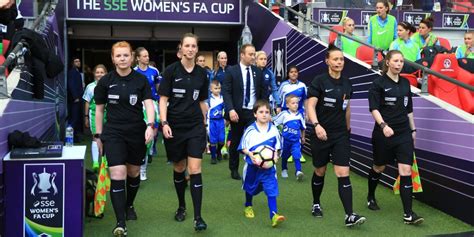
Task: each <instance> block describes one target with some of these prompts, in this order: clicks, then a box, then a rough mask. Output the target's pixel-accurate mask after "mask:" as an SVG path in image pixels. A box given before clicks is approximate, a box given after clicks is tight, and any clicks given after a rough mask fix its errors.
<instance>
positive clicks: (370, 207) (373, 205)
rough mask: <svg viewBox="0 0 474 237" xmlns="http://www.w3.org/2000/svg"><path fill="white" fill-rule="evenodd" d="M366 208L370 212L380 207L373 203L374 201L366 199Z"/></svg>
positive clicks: (375, 202)
mask: <svg viewBox="0 0 474 237" xmlns="http://www.w3.org/2000/svg"><path fill="white" fill-rule="evenodd" d="M367 207H368V208H369V209H370V210H372V211H377V210H380V207H379V205H377V201H375V199H367Z"/></svg>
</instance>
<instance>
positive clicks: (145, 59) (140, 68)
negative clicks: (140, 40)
mask: <svg viewBox="0 0 474 237" xmlns="http://www.w3.org/2000/svg"><path fill="white" fill-rule="evenodd" d="M135 56H136V60H137V63H138V65H137V66H135V67H134V68H133V70H135V71H137V72H139V73H141V74H143V75H144V76H145V77H146V78H147V79H148V84H150V87H151V97H152V99H153V100H154V101H160V96H159V95H158V87H159V85H160V79H161V76H160V71H158V69H157V68H155V67H152V66H150V65H149V64H150V56H149V55H148V51H147V50H146V49H145V48H143V47H138V48H137V49H136V50H135Z"/></svg>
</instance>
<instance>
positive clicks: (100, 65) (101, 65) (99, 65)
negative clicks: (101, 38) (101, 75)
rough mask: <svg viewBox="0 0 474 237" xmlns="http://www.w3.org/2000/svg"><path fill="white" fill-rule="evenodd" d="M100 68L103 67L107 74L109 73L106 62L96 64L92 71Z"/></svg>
mask: <svg viewBox="0 0 474 237" xmlns="http://www.w3.org/2000/svg"><path fill="white" fill-rule="evenodd" d="M99 68H102V69H103V70H104V72H105V74H107V68H106V67H105V65H104V64H97V65H95V67H94V69H93V70H92V72H93V73H95V71H96V70H97V69H99Z"/></svg>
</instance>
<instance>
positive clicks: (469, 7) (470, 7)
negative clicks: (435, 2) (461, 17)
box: [447, 2, 474, 13]
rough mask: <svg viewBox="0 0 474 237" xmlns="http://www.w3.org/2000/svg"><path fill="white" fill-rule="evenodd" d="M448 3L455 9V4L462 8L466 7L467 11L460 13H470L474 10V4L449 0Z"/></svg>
mask: <svg viewBox="0 0 474 237" xmlns="http://www.w3.org/2000/svg"><path fill="white" fill-rule="evenodd" d="M447 4H448V5H451V6H450V7H451V10H454V9H453V6H459V7H462V8H466V10H467V12H460V13H469V12H470V11H471V10H474V6H467V5H464V4H461V3H458V2H449V3H447Z"/></svg>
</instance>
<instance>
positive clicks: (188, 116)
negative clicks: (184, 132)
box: [158, 61, 209, 128]
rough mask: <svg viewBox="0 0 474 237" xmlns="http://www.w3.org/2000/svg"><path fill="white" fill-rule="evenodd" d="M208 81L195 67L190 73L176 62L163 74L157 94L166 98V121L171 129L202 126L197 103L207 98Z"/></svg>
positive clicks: (202, 72) (201, 70) (179, 62)
mask: <svg viewBox="0 0 474 237" xmlns="http://www.w3.org/2000/svg"><path fill="white" fill-rule="evenodd" d="M208 90H209V80H208V79H207V72H206V70H205V69H204V68H202V67H200V66H199V65H195V66H194V69H193V71H192V72H191V73H189V72H187V71H186V69H185V68H184V67H183V65H182V64H181V61H177V62H175V63H173V64H171V65H169V66H168V67H167V68H166V69H165V71H164V72H163V80H162V81H161V83H160V88H159V89H158V94H159V95H160V96H161V95H163V96H167V97H168V98H169V99H168V102H169V104H168V113H167V118H166V119H167V120H168V122H169V123H170V124H171V125H172V126H173V127H181V128H183V127H185V128H187V127H193V126H195V125H196V124H199V123H200V124H203V114H202V111H201V107H200V105H199V102H201V101H204V100H206V99H207V97H208Z"/></svg>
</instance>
